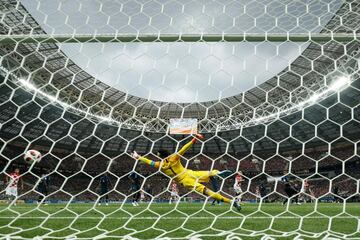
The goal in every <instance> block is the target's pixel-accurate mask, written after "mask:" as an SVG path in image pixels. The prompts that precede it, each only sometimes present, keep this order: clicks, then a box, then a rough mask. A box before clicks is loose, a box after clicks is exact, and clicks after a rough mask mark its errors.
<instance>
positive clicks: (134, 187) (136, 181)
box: [129, 172, 141, 207]
mask: <svg viewBox="0 0 360 240" xmlns="http://www.w3.org/2000/svg"><path fill="white" fill-rule="evenodd" d="M129 178H130V179H131V187H130V191H131V192H132V193H134V194H133V197H132V200H131V204H132V205H133V206H134V207H136V206H139V200H140V187H141V177H140V176H139V174H137V173H136V172H132V173H130V175H129Z"/></svg>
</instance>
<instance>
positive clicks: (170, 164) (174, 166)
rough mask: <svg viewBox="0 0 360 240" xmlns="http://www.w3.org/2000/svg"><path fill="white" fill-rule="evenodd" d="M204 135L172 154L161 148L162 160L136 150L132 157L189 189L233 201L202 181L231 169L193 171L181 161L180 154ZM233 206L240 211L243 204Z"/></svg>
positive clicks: (218, 198) (226, 201) (221, 174)
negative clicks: (154, 159) (157, 169)
mask: <svg viewBox="0 0 360 240" xmlns="http://www.w3.org/2000/svg"><path fill="white" fill-rule="evenodd" d="M202 138H203V136H202V135H200V134H198V135H196V137H194V138H193V139H192V140H191V141H190V142H188V143H187V144H185V145H184V146H183V147H182V148H181V149H180V151H179V152H177V153H174V154H170V153H169V152H168V151H166V150H159V152H158V157H160V158H161V159H162V160H161V161H153V160H150V159H147V158H145V157H142V156H140V155H139V154H137V153H136V152H135V151H134V152H133V154H132V157H133V158H135V159H137V160H140V161H142V162H144V163H146V164H149V165H150V166H153V167H155V168H159V169H160V170H161V171H162V172H163V173H165V174H166V175H168V176H170V177H172V178H173V179H174V180H175V181H176V182H178V183H180V184H181V185H182V186H184V187H185V188H187V189H189V190H196V191H197V192H199V193H202V194H204V195H206V196H209V197H212V198H214V199H216V200H219V201H221V202H225V203H231V200H230V199H229V198H227V197H224V196H222V195H221V194H219V193H216V192H214V191H212V190H210V189H208V188H206V187H205V186H204V185H203V184H202V183H204V182H209V181H210V177H216V176H219V177H227V176H229V175H230V174H231V171H229V170H225V171H221V172H220V171H219V170H212V171H193V170H190V169H186V168H184V167H183V165H182V164H181V161H180V156H182V155H184V153H185V152H186V151H187V150H188V149H189V148H190V147H191V146H192V145H193V144H194V143H195V142H196V141H197V139H202ZM233 206H234V207H235V208H236V209H237V210H238V211H240V210H241V206H240V205H239V204H238V203H237V202H236V201H233Z"/></svg>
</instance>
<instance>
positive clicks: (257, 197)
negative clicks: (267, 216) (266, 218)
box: [255, 186, 261, 203]
mask: <svg viewBox="0 0 360 240" xmlns="http://www.w3.org/2000/svg"><path fill="white" fill-rule="evenodd" d="M255 197H256V200H255V201H256V203H257V202H260V200H261V193H260V186H256V189H255ZM258 200H259V201H258Z"/></svg>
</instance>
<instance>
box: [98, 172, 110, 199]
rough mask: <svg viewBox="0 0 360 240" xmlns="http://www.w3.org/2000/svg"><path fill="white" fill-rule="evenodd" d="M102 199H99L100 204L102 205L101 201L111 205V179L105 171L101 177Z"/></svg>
mask: <svg viewBox="0 0 360 240" xmlns="http://www.w3.org/2000/svg"><path fill="white" fill-rule="evenodd" d="M99 185H100V201H99V205H101V203H105V204H106V205H109V194H108V193H109V189H110V188H111V181H110V178H109V175H108V174H107V173H104V174H103V175H102V176H101V177H100V182H99Z"/></svg>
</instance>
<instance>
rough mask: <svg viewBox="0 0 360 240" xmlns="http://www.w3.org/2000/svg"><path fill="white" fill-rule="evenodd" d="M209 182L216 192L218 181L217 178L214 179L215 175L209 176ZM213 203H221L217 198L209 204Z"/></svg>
mask: <svg viewBox="0 0 360 240" xmlns="http://www.w3.org/2000/svg"><path fill="white" fill-rule="evenodd" d="M210 183H211V186H212V189H213V191H214V192H218V191H219V183H218V180H217V179H216V177H210ZM215 203H217V204H218V205H221V201H220V200H219V199H214V200H213V201H212V203H211V206H215Z"/></svg>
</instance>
